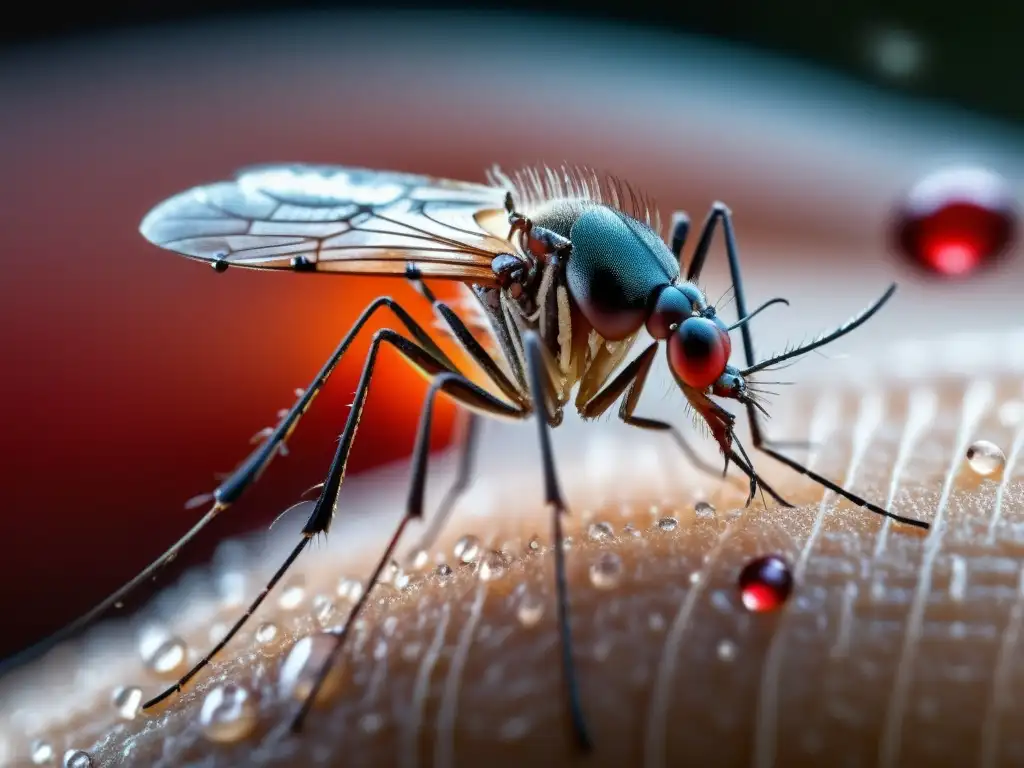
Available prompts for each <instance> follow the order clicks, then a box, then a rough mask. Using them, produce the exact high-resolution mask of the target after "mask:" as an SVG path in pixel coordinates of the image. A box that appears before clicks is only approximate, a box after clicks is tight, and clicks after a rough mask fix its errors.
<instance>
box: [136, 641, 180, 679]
mask: <svg viewBox="0 0 1024 768" xmlns="http://www.w3.org/2000/svg"><path fill="white" fill-rule="evenodd" d="M187 651H188V648H187V646H186V645H185V641H184V640H182V639H181V638H180V637H169V638H168V639H167V640H165V641H164V642H162V643H160V644H159V645H158V646H157V647H156V648H155V649H154V650H153V652H152V653H151V654H150V655H149V656H148V657H147V658H146V659H145V662H146V666H147V667H149V669H150V671H151V672H153V673H155V674H156V675H158V676H160V677H167V678H173V677H177V676H178V675H179V674H180V673H181V672H184V671H185V664H186V662H187V661H188V652H187Z"/></svg>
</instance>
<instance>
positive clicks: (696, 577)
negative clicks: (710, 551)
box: [690, 571, 701, 584]
mask: <svg viewBox="0 0 1024 768" xmlns="http://www.w3.org/2000/svg"><path fill="white" fill-rule="evenodd" d="M700 580H701V575H700V571H694V572H693V573H691V574H690V583H691V584H700Z"/></svg>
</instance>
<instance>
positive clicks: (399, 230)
mask: <svg viewBox="0 0 1024 768" xmlns="http://www.w3.org/2000/svg"><path fill="white" fill-rule="evenodd" d="M504 198H505V190H503V189H500V188H496V187H491V186H486V185H483V184H470V183H466V182H460V181H450V180H447V179H435V178H431V177H428V176H415V175H411V174H404V173H389V172H386V171H372V170H366V169H362V168H345V167H340V166H313V165H268V166H258V167H254V168H249V169H246V170H243V171H241V172H240V173H239V174H238V176H237V177H236V178H235V180H234V181H223V182H217V183H214V184H207V185H204V186H199V187H193V188H192V189H190V190H188V191H186V192H182V193H181V194H178V195H175V196H174V197H172V198H170V199H168V200H165V201H164V202H162V203H160V204H159V205H158V206H156V207H155V208H154V209H153V210H152V211H150V212H149V214H147V215H146V217H145V218H144V219H143V221H142V224H141V226H140V230H141V232H142V234H143V236H144V237H145V238H146V239H147V240H149V241H150V242H152V243H154V244H156V245H159V246H160V247H162V248H167V249H168V250H171V251H176V252H177V253H180V254H182V255H184V256H188V257H190V258H194V259H200V260H203V261H208V262H211V263H214V262H221V261H223V262H226V263H227V264H229V265H237V266H240V267H249V268H254V269H294V268H295V267H296V260H298V262H299V263H300V264H301V265H302V266H306V267H307V268H308V269H310V270H314V269H315V270H316V271H318V272H344V273H352V274H364V275H400V274H403V273H404V272H405V267H406V264H407V263H408V262H415V263H416V265H417V266H418V267H419V269H420V271H421V272H422V274H423V275H424V276H425V277H431V278H446V279H452V280H461V281H464V282H471V283H484V284H486V283H491V282H493V280H494V274H493V272H492V270H491V260H492V259H493V258H494V256H495V255H496V254H498V253H508V252H510V250H511V246H510V245H509V243H508V242H507V241H506V240H504V239H502V238H500V237H497V236H495V235H494V234H492V233H490V232H488V231H487V230H486V229H484V228H483V227H482V226H481V225H480V224H479V222H478V219H479V218H481V217H482V216H483V215H484V214H491V215H493V214H494V213H495V212H497V211H501V210H502V209H503V207H504Z"/></svg>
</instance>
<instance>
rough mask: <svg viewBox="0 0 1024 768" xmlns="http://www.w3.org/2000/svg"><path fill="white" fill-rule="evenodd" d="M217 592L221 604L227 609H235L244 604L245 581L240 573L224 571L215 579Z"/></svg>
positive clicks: (243, 575)
mask: <svg viewBox="0 0 1024 768" xmlns="http://www.w3.org/2000/svg"><path fill="white" fill-rule="evenodd" d="M217 592H218V593H219V594H220V599H221V602H222V603H223V604H224V605H225V606H228V607H237V606H240V605H242V604H243V603H244V602H245V592H246V580H245V574H244V573H242V572H241V571H225V572H224V573H222V574H220V576H218V577H217Z"/></svg>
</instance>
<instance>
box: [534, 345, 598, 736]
mask: <svg viewBox="0 0 1024 768" xmlns="http://www.w3.org/2000/svg"><path fill="white" fill-rule="evenodd" d="M523 345H524V348H525V353H526V354H525V357H526V367H527V373H528V374H529V375H528V380H529V382H530V396H531V398H532V400H533V407H534V414H535V416H536V419H537V430H538V436H539V439H540V452H541V461H542V464H543V469H544V500H545V501H546V502H547V504H548V506H549V507H550V508H551V525H552V532H553V539H554V541H553V544H554V549H555V594H556V598H557V605H558V628H559V632H560V634H561V641H562V674H563V676H564V678H565V689H566V695H567V697H568V705H569V717H570V718H571V721H572V729H573V734H574V735H575V737H576V743H577V745H578V746H579V747H580V749H581V750H583V751H584V752H589V751H590V750H591V749H592V748H593V742H592V741H591V738H590V733H589V731H588V729H587V723H586V720H585V718H584V716H583V707H582V705H581V703H580V691H579V683H578V681H577V678H576V663H575V660H574V658H573V651H572V626H571V623H570V620H569V587H568V581H567V579H566V575H565V548H564V538H565V537H564V534H563V532H562V515H563V514H567V513H568V511H569V510H568V507H567V506H566V504H565V500H564V499H563V497H562V490H561V488H560V487H559V482H558V471H557V469H556V467H555V458H554V455H553V453H552V450H551V435H550V431H551V425H550V424H549V423H548V413H547V407H546V405H545V403H546V402H547V387H546V385H545V381H546V379H547V368H546V366H545V364H544V357H543V355H544V351H543V348H542V346H541V345H542V342H541V339H540V336H538V335H537V333H536V331H527V332H525V333H524V334H523Z"/></svg>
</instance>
